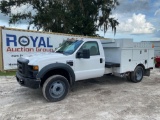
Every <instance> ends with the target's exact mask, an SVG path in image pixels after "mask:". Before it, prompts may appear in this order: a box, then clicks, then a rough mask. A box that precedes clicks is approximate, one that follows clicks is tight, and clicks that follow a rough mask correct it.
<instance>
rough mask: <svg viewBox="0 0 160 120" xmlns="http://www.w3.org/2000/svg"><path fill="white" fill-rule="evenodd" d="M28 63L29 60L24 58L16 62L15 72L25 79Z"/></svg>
mask: <svg viewBox="0 0 160 120" xmlns="http://www.w3.org/2000/svg"><path fill="white" fill-rule="evenodd" d="M28 63H29V60H27V59H24V58H19V59H18V60H17V70H18V72H19V73H20V74H21V75H22V76H24V77H25V76H26V77H27V71H28Z"/></svg>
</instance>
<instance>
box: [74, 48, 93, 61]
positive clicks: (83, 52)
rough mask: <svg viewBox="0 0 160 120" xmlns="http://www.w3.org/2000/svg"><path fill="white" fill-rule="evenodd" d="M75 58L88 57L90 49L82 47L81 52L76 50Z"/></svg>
mask: <svg viewBox="0 0 160 120" xmlns="http://www.w3.org/2000/svg"><path fill="white" fill-rule="evenodd" d="M76 58H85V59H88V58H90V51H89V49H83V50H82V52H77V54H76Z"/></svg>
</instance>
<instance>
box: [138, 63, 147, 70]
mask: <svg viewBox="0 0 160 120" xmlns="http://www.w3.org/2000/svg"><path fill="white" fill-rule="evenodd" d="M137 66H141V67H142V68H143V70H145V67H144V65H143V64H139V65H137Z"/></svg>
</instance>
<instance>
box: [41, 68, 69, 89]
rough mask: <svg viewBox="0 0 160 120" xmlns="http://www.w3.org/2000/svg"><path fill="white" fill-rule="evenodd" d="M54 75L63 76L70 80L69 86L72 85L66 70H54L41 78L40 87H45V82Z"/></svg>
mask: <svg viewBox="0 0 160 120" xmlns="http://www.w3.org/2000/svg"><path fill="white" fill-rule="evenodd" d="M53 75H62V76H64V77H65V78H66V79H67V80H68V82H69V84H70V79H71V78H70V74H69V73H68V72H67V71H66V70H64V69H54V70H50V71H48V72H47V73H46V74H45V75H44V76H43V77H42V78H41V83H40V86H41V87H42V86H43V84H44V82H45V81H46V80H47V79H48V78H49V77H51V76H53Z"/></svg>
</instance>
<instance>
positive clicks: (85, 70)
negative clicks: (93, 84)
mask: <svg viewBox="0 0 160 120" xmlns="http://www.w3.org/2000/svg"><path fill="white" fill-rule="evenodd" d="M153 58H154V49H153V48H152V45H151V44H149V43H145V42H142V43H141V42H137V43H136V42H133V40H132V39H117V40H100V39H97V40H96V39H93V40H92V39H82V40H75V39H71V40H67V41H66V42H64V43H63V44H62V45H61V46H60V47H59V48H58V49H57V50H56V51H55V52H54V53H46V54H33V55H29V56H26V57H21V58H19V59H18V60H17V66H18V70H17V72H16V78H17V81H18V82H19V83H20V85H22V86H26V87H30V88H42V92H43V95H44V97H45V98H46V99H47V100H48V101H53V102H55V101H60V100H62V99H64V98H65V96H66V95H67V94H68V92H69V89H72V88H73V86H74V83H75V82H76V81H79V80H85V79H90V78H97V77H101V76H103V75H104V74H113V75H116V76H126V77H127V78H128V79H129V80H131V81H132V82H135V83H137V82H140V81H141V80H142V79H143V76H149V75H150V69H153V66H154V59H153Z"/></svg>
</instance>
